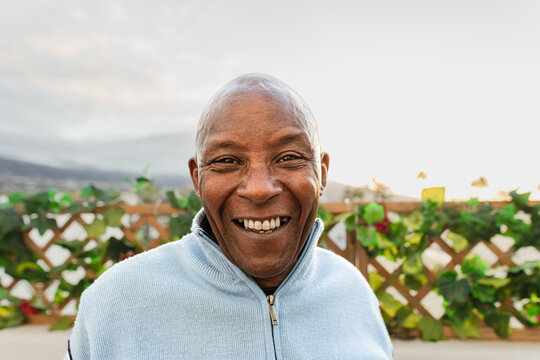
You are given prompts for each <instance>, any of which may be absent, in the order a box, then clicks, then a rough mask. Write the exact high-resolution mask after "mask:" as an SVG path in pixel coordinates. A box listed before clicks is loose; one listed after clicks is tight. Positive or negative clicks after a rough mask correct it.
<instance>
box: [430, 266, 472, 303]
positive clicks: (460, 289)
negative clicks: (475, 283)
mask: <svg viewBox="0 0 540 360" xmlns="http://www.w3.org/2000/svg"><path fill="white" fill-rule="evenodd" d="M437 288H438V289H439V292H440V293H441V295H442V296H443V297H444V298H445V299H446V301H449V302H463V301H465V300H467V297H468V295H469V293H470V288H469V283H468V282H467V279H460V280H457V273H456V272H455V271H454V270H447V271H443V272H442V273H441V274H439V278H438V279H437Z"/></svg>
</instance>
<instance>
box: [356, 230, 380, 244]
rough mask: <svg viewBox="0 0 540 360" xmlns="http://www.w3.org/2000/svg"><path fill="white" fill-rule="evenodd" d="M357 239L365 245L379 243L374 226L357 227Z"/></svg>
mask: <svg viewBox="0 0 540 360" xmlns="http://www.w3.org/2000/svg"><path fill="white" fill-rule="evenodd" d="M356 239H358V241H360V243H361V244H362V245H363V246H365V247H373V246H375V245H377V231H376V230H375V229H373V228H372V227H369V228H368V227H366V226H359V227H358V228H356Z"/></svg>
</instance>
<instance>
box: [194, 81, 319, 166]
mask: <svg viewBox="0 0 540 360" xmlns="http://www.w3.org/2000/svg"><path fill="white" fill-rule="evenodd" d="M256 98H264V99H268V100H270V101H272V102H275V103H277V104H279V106H280V107H282V109H283V110H284V111H286V112H287V113H289V114H291V115H292V116H293V118H295V119H297V121H299V123H300V124H301V126H302V127H303V128H304V130H305V132H306V134H307V136H308V138H309V140H310V143H311V146H312V148H313V151H314V154H315V155H316V156H315V157H316V158H317V159H318V158H319V157H320V153H321V146H320V140H319V131H318V129H317V123H316V121H315V118H314V116H313V114H312V113H311V110H310V109H309V107H308V105H307V104H306V102H305V101H304V99H302V98H301V97H300V95H298V94H297V93H296V91H294V90H293V89H292V88H291V87H290V86H288V85H287V84H285V83H284V82H282V81H281V80H278V79H276V78H275V77H272V76H269V75H265V74H246V75H242V76H239V77H237V78H235V79H233V80H232V81H230V82H229V83H227V84H226V85H225V86H224V87H223V88H221V89H220V90H219V91H218V92H217V93H216V94H215V95H214V96H213V97H212V98H211V99H210V101H209V102H208V103H207V104H206V106H205V108H204V110H203V112H202V114H201V117H200V119H199V123H198V126H197V136H196V141H195V145H196V155H197V159H200V154H201V152H202V150H203V148H204V144H205V141H206V138H207V137H208V132H209V131H210V128H211V125H212V122H213V121H216V120H217V119H219V118H220V117H221V116H220V115H222V114H223V112H225V111H226V109H227V108H228V107H229V106H230V105H233V104H235V103H236V102H240V101H245V100H249V99H256Z"/></svg>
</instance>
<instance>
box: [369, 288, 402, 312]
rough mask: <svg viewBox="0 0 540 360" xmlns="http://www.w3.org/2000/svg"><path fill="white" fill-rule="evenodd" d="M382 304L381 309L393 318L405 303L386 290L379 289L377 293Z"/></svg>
mask: <svg viewBox="0 0 540 360" xmlns="http://www.w3.org/2000/svg"><path fill="white" fill-rule="evenodd" d="M375 294H376V295H377V298H378V299H379V303H380V304H381V309H382V310H383V311H384V312H385V313H386V314H387V315H388V316H389V317H391V318H393V317H394V316H396V313H397V311H398V310H399V309H400V308H401V307H402V306H403V304H402V303H401V302H399V301H397V300H396V299H394V297H393V296H392V295H390V294H389V293H387V292H386V291H384V290H379V291H377V292H376V293H375Z"/></svg>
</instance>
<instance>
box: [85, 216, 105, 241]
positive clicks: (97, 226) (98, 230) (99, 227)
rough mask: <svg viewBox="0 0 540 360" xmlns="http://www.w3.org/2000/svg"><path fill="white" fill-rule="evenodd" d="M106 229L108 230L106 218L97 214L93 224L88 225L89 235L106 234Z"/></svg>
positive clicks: (87, 231)
mask: <svg viewBox="0 0 540 360" xmlns="http://www.w3.org/2000/svg"><path fill="white" fill-rule="evenodd" d="M105 231H107V225H106V224H105V220H103V219H98V218H97V216H96V218H95V219H94V221H93V222H92V223H91V224H88V225H86V233H87V234H88V237H98V236H100V235H103V234H105Z"/></svg>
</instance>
